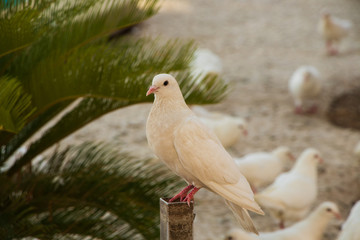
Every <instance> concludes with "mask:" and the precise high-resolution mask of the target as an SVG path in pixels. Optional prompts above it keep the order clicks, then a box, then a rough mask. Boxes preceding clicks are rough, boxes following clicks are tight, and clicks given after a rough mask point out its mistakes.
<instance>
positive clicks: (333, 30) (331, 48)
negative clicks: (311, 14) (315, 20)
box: [318, 13, 352, 55]
mask: <svg viewBox="0 0 360 240" xmlns="http://www.w3.org/2000/svg"><path fill="white" fill-rule="evenodd" d="M351 27H352V23H351V22H350V21H348V20H345V19H339V18H336V17H334V16H331V15H330V14H329V13H324V14H322V16H321V18H320V21H319V24H318V32H319V33H320V34H321V36H322V38H323V39H324V40H325V43H326V50H327V53H328V54H330V55H334V54H337V53H338V47H339V46H338V45H339V44H340V41H341V40H342V39H343V38H344V37H346V36H347V35H348V34H349V31H350V29H351Z"/></svg>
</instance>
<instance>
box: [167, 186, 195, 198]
mask: <svg viewBox="0 0 360 240" xmlns="http://www.w3.org/2000/svg"><path fill="white" fill-rule="evenodd" d="M194 187H195V186H194V185H188V186H186V187H185V188H184V189H183V190H181V192H179V193H178V194H176V195H175V196H174V197H173V198H171V199H170V200H169V202H174V201H175V200H177V199H180V202H182V201H183V200H184V199H185V198H186V196H187V193H188V192H189V191H190V190H191V189H193V188H194Z"/></svg>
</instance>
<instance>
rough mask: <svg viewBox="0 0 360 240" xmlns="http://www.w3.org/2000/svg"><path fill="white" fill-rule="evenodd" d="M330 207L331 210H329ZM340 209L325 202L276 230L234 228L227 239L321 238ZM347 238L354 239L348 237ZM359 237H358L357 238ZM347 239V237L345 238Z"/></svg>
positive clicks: (311, 239) (310, 239) (307, 239)
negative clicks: (255, 232)
mask: <svg viewBox="0 0 360 240" xmlns="http://www.w3.org/2000/svg"><path fill="white" fill-rule="evenodd" d="M328 209H330V210H328ZM334 216H339V209H338V207H337V205H336V204H335V203H333V202H323V203H322V204H320V206H318V207H317V208H316V209H315V210H314V211H313V212H312V213H311V214H310V215H309V216H308V217H307V218H305V219H304V220H302V221H300V222H298V223H296V224H294V225H292V226H291V227H288V228H286V229H282V230H278V231H275V232H266V233H262V232H260V234H259V236H256V235H254V234H250V233H246V232H244V231H243V230H241V229H232V230H231V231H230V233H229V234H228V235H227V238H226V239H231V240H321V239H322V236H323V233H324V231H325V229H326V226H327V225H328V223H329V222H330V220H331V219H333V218H334ZM346 239H347V240H353V239H348V238H346ZM357 239H358V238H357ZM344 240H345V239H344Z"/></svg>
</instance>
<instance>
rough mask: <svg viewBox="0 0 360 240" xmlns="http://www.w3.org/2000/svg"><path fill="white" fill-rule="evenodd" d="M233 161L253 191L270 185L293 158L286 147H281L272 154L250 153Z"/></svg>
mask: <svg viewBox="0 0 360 240" xmlns="http://www.w3.org/2000/svg"><path fill="white" fill-rule="evenodd" d="M234 160H235V162H236V164H237V165H238V167H239V170H240V172H241V173H242V174H243V175H244V176H245V177H246V179H247V180H248V181H249V183H250V185H251V186H252V188H253V190H254V191H255V189H257V188H260V187H264V186H265V185H268V184H270V183H272V182H273V181H274V180H275V178H276V177H277V176H278V175H279V174H280V173H281V172H283V171H285V167H286V166H287V164H288V163H289V162H290V160H295V158H294V156H293V155H292V153H291V151H290V149H289V148H288V147H284V146H281V147H278V148H276V149H275V150H273V151H272V152H256V153H250V154H247V155H245V156H244V157H242V158H234Z"/></svg>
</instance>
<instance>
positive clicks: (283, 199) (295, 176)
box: [255, 148, 323, 228]
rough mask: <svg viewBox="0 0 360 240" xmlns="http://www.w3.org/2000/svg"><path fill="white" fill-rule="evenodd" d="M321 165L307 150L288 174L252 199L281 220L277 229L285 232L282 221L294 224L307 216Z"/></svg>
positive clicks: (315, 192) (311, 152) (317, 153)
mask: <svg viewBox="0 0 360 240" xmlns="http://www.w3.org/2000/svg"><path fill="white" fill-rule="evenodd" d="M321 162H323V160H322V158H321V157H320V153H319V151H317V150H316V149H313V148H308V149H306V150H305V151H304V152H302V154H301V155H300V157H299V158H298V160H297V161H296V163H295V165H294V166H293V168H292V169H291V170H290V171H289V172H286V173H282V174H281V175H279V176H278V177H277V178H276V179H275V181H274V183H272V184H271V185H270V186H269V187H267V188H266V189H265V190H264V191H262V192H260V193H259V194H256V195H255V199H256V200H257V201H258V203H259V204H260V205H261V206H263V207H265V208H266V209H268V210H269V212H270V213H271V215H272V216H273V217H275V218H277V219H278V220H280V222H279V225H280V228H284V222H285V220H286V221H297V220H300V219H302V218H303V217H304V216H305V215H306V214H307V213H308V212H309V210H310V207H311V204H313V203H314V201H315V200H316V197H317V191H318V189H317V165H318V163H321Z"/></svg>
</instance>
